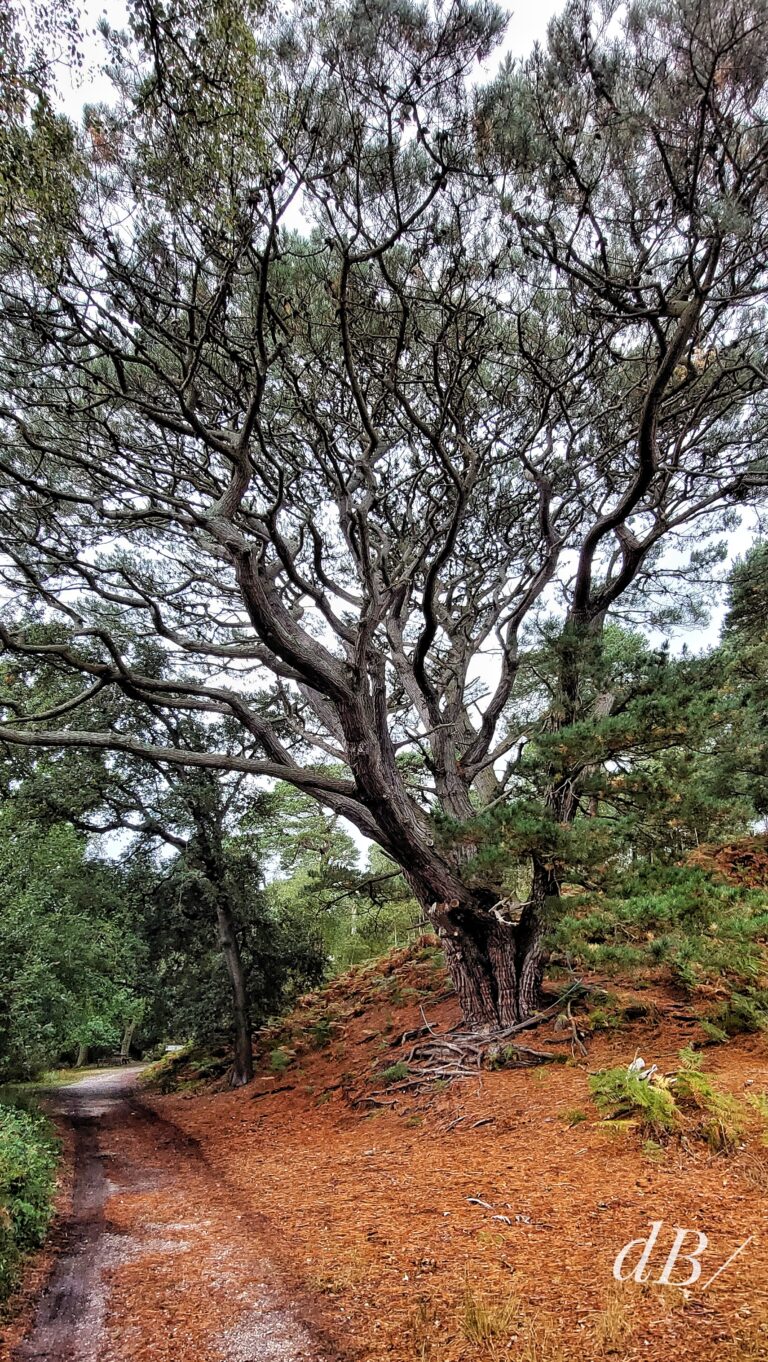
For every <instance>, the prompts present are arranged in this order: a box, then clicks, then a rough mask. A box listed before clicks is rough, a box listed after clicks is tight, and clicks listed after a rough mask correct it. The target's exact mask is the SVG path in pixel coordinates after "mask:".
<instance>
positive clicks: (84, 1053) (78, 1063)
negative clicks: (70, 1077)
mask: <svg viewBox="0 0 768 1362" xmlns="http://www.w3.org/2000/svg"><path fill="white" fill-rule="evenodd" d="M87 1063H88V1046H87V1045H82V1044H81V1045H80V1046H79V1047H78V1051H77V1059H76V1060H75V1068H76V1069H82V1067H83V1065H84V1064H87Z"/></svg>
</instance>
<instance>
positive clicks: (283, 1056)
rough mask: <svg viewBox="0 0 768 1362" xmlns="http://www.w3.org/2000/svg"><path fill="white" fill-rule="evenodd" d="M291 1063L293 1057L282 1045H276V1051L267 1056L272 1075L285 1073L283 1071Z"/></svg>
mask: <svg viewBox="0 0 768 1362" xmlns="http://www.w3.org/2000/svg"><path fill="white" fill-rule="evenodd" d="M292 1063H293V1055H292V1054H291V1053H290V1052H289V1051H288V1050H286V1049H285V1047H284V1046H282V1045H278V1046H277V1049H275V1050H273V1051H272V1052H271V1054H270V1056H269V1067H270V1069H271V1070H272V1072H273V1074H282V1073H285V1070H286V1069H287V1068H288V1067H289V1065H291V1064H292Z"/></svg>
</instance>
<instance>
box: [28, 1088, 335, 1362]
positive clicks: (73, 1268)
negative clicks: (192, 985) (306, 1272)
mask: <svg viewBox="0 0 768 1362" xmlns="http://www.w3.org/2000/svg"><path fill="white" fill-rule="evenodd" d="M48 1104H49V1105H50V1106H51V1108H52V1109H53V1110H54V1111H55V1112H56V1113H57V1114H58V1116H59V1117H60V1118H61V1119H62V1120H64V1121H65V1122H66V1123H68V1124H69V1126H70V1127H71V1130H72V1133H73V1137H74V1155H75V1169H74V1185H73V1191H72V1206H71V1212H70V1214H69V1215H68V1217H67V1218H66V1220H65V1222H64V1224H63V1225H62V1226H61V1227H60V1229H59V1235H58V1244H57V1253H56V1257H55V1260H54V1264H53V1268H52V1271H51V1274H50V1277H49V1280H48V1282H47V1284H46V1286H45V1288H44V1290H43V1292H42V1295H41V1296H40V1299H39V1301H38V1303H37V1307H36V1312H35V1315H34V1318H33V1320H32V1321H31V1322H30V1326H29V1328H28V1331H27V1334H26V1337H25V1338H24V1340H23V1341H22V1342H21V1343H20V1344H19V1345H18V1346H17V1347H16V1348H15V1350H14V1351H13V1353H12V1354H11V1356H12V1362H33V1360H34V1362H43V1359H46V1362H54V1360H55V1362H127V1359H130V1360H131V1362H138V1360H139V1359H144V1358H146V1359H152V1362H186V1360H187V1359H190V1360H191V1359H194V1362H219V1360H220V1359H225V1358H226V1359H227V1362H333V1357H334V1354H333V1352H332V1351H329V1350H328V1348H327V1347H324V1346H323V1344H321V1343H320V1342H319V1334H320V1326H319V1324H318V1323H317V1321H314V1322H313V1320H312V1318H311V1311H310V1309H308V1308H307V1305H306V1303H304V1302H300V1303H299V1304H297V1303H296V1301H291V1302H290V1303H289V1302H288V1299H287V1292H286V1289H285V1287H284V1285H283V1284H281V1282H280V1280H279V1277H278V1274H277V1272H276V1270H275V1268H274V1266H273V1265H272V1264H271V1263H270V1262H269V1260H268V1259H267V1258H265V1256H264V1248H263V1245H264V1242H265V1237H266V1229H267V1226H266V1224H265V1222H264V1221H263V1219H262V1217H260V1216H259V1215H258V1213H254V1212H253V1211H251V1212H248V1213H246V1212H245V1211H244V1209H243V1208H242V1207H241V1206H238V1205H236V1204H234V1201H233V1198H232V1196H231V1194H230V1193H229V1192H228V1191H227V1189H226V1188H225V1187H222V1185H221V1183H220V1182H219V1181H218V1180H217V1178H216V1176H215V1175H214V1174H213V1172H212V1171H211V1169H210V1168H209V1167H208V1165H207V1164H206V1161H205V1159H204V1157H203V1155H202V1154H201V1152H200V1149H199V1146H198V1145H197V1143H196V1141H195V1140H193V1139H191V1138H190V1137H189V1136H188V1135H185V1134H183V1133H182V1132H181V1131H180V1130H179V1128H178V1127H177V1126H175V1125H173V1124H171V1123H170V1122H167V1121H165V1120H163V1119H161V1118H160V1117H158V1116H157V1115H156V1113H155V1112H153V1111H152V1110H150V1109H149V1108H148V1107H145V1106H144V1105H142V1103H141V1101H140V1099H139V1096H138V1094H137V1090H136V1074H135V1071H134V1072H130V1071H126V1070H113V1071H108V1072H105V1073H104V1074H99V1075H97V1076H93V1077H89V1078H86V1079H84V1080H83V1081H82V1082H80V1083H76V1084H74V1085H72V1086H71V1087H68V1088H62V1089H59V1090H58V1091H57V1092H56V1093H55V1094H52V1095H51V1096H50V1098H49V1099H48Z"/></svg>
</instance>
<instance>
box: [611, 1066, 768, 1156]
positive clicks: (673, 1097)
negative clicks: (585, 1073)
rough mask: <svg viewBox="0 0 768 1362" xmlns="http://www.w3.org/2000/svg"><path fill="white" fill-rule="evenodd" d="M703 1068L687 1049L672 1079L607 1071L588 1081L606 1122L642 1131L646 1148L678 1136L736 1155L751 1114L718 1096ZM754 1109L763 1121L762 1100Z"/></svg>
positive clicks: (621, 1070)
mask: <svg viewBox="0 0 768 1362" xmlns="http://www.w3.org/2000/svg"><path fill="white" fill-rule="evenodd" d="M701 1065H702V1058H701V1055H699V1054H697V1053H696V1052H695V1051H694V1050H691V1049H685V1050H681V1051H680V1068H679V1069H678V1070H677V1071H676V1072H675V1073H673V1074H670V1075H669V1076H668V1077H662V1076H661V1075H660V1074H653V1075H652V1076H651V1077H650V1078H645V1079H643V1078H640V1077H639V1075H638V1074H636V1073H633V1072H632V1071H631V1070H629V1069H624V1068H620V1067H619V1068H616V1069H604V1070H602V1072H600V1073H597V1074H594V1075H593V1076H592V1077H591V1078H590V1080H589V1082H590V1088H591V1090H592V1095H593V1097H594V1100H595V1104H596V1106H597V1107H598V1110H600V1111H601V1112H602V1113H603V1115H604V1117H605V1119H607V1120H611V1121H624V1122H625V1123H627V1124H631V1125H633V1126H636V1127H638V1128H639V1129H640V1131H641V1133H642V1135H643V1136H644V1137H645V1145H644V1147H645V1148H647V1146H648V1144H649V1141H653V1142H656V1141H657V1140H660V1139H663V1138H669V1137H670V1135H673V1134H679V1135H691V1136H693V1137H695V1138H697V1139H703V1140H706V1142H707V1144H708V1145H709V1147H710V1149H711V1150H712V1152H713V1153H716V1154H721V1153H724V1154H728V1153H732V1152H733V1151H734V1150H735V1149H736V1148H737V1146H738V1145H739V1144H740V1142H741V1140H742V1139H743V1137H744V1135H745V1133H746V1130H747V1126H748V1124H749V1108H748V1107H747V1106H746V1104H744V1103H742V1102H739V1101H738V1100H737V1099H736V1098H735V1097H732V1096H731V1095H730V1094H729V1093H722V1092H718V1091H717V1088H716V1087H715V1085H714V1082H713V1080H712V1079H711V1078H709V1077H708V1076H707V1075H706V1074H704V1073H702V1071H701ZM752 1106H753V1108H754V1109H756V1110H757V1111H758V1113H759V1114H760V1116H761V1118H763V1119H764V1112H763V1109H762V1106H761V1104H760V1102H759V1100H758V1101H757V1102H755V1103H753V1104H752Z"/></svg>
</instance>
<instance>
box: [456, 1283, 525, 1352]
mask: <svg viewBox="0 0 768 1362" xmlns="http://www.w3.org/2000/svg"><path fill="white" fill-rule="evenodd" d="M519 1316H520V1304H519V1302H518V1301H517V1300H515V1299H509V1300H505V1301H497V1300H491V1299H490V1298H489V1297H488V1296H483V1295H481V1294H480V1293H479V1292H477V1291H475V1290H474V1288H473V1287H472V1286H470V1285H469V1284H467V1288H466V1291H465V1293H464V1318H463V1321H462V1330H463V1333H464V1337H465V1338H466V1339H467V1341H468V1342H469V1343H478V1344H484V1345H485V1346H486V1347H487V1346H488V1345H492V1344H494V1343H496V1342H498V1341H499V1340H501V1339H503V1338H507V1337H508V1336H509V1334H510V1333H511V1332H512V1331H513V1329H514V1328H515V1325H516V1324H517V1321H518V1318H519Z"/></svg>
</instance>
